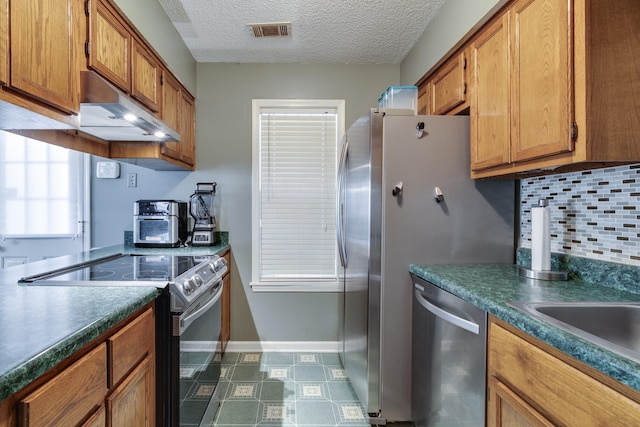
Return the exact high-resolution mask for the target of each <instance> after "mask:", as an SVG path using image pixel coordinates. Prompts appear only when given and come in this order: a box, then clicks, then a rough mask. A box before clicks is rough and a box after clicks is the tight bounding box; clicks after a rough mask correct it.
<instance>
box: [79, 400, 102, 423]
mask: <svg viewBox="0 0 640 427" xmlns="http://www.w3.org/2000/svg"><path fill="white" fill-rule="evenodd" d="M106 425H107V410H106V409H105V407H104V405H101V406H100V409H98V410H97V411H96V413H95V414H93V415H92V416H91V418H89V419H88V420H87V421H86V422H85V423H84V424H82V427H105V426H106Z"/></svg>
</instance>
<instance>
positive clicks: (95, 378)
mask: <svg viewBox="0 0 640 427" xmlns="http://www.w3.org/2000/svg"><path fill="white" fill-rule="evenodd" d="M106 392H107V350H106V345H105V344H104V343H103V344H100V345H99V346H98V347H96V348H95V349H94V350H92V351H91V352H90V353H88V354H87V355H85V356H83V357H82V358H81V359H79V360H78V361H77V362H76V363H74V364H73V365H71V366H70V367H69V368H67V369H65V370H64V371H62V372H61V373H60V374H58V375H57V376H55V377H54V378H53V379H51V380H50V381H48V382H47V383H46V384H45V385H43V386H42V387H40V388H38V389H37V390H35V391H34V392H33V393H31V394H29V395H27V396H26V397H25V398H23V399H22V400H20V402H19V403H18V412H19V418H18V425H19V426H25V427H26V426H30V427H33V426H54V425H56V426H74V425H78V423H79V422H80V421H81V420H82V419H83V418H84V417H86V416H87V414H88V413H89V412H91V410H92V409H94V408H95V407H97V406H99V405H100V404H101V403H102V400H103V399H104V396H105V394H106Z"/></svg>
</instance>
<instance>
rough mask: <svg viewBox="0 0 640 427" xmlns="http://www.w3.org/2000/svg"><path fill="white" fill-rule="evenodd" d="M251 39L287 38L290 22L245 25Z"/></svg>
mask: <svg viewBox="0 0 640 427" xmlns="http://www.w3.org/2000/svg"><path fill="white" fill-rule="evenodd" d="M247 27H249V31H250V32H251V35H252V36H253V37H288V36H290V35H291V22H271V23H268V24H247Z"/></svg>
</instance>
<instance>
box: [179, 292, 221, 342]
mask: <svg viewBox="0 0 640 427" xmlns="http://www.w3.org/2000/svg"><path fill="white" fill-rule="evenodd" d="M223 286H224V282H222V281H220V286H218V290H217V291H216V293H215V294H214V295H213V296H212V297H211V299H210V300H209V301H207V302H206V303H205V304H204V305H203V306H201V307H200V308H198V309H197V310H196V311H194V312H193V313H189V314H188V315H187V316H185V317H184V318H183V317H182V316H184V314H183V315H181V316H180V335H182V333H183V332H184V331H185V329H187V328H188V327H189V325H191V324H192V323H193V322H194V321H195V320H196V319H197V318H199V317H200V316H202V315H203V314H204V313H205V312H206V311H207V310H209V309H210V308H211V307H213V306H214V305H215V303H217V302H218V300H220V297H221V296H222V288H223ZM185 314H186V313H185Z"/></svg>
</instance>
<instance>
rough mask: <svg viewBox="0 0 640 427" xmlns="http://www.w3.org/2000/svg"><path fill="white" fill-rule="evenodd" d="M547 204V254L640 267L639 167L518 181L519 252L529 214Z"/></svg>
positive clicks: (527, 235)
mask: <svg viewBox="0 0 640 427" xmlns="http://www.w3.org/2000/svg"><path fill="white" fill-rule="evenodd" d="M541 198H546V199H547V200H548V201H549V208H550V216H551V252H556V253H564V254H568V255H574V256H579V257H585V258H591V259H599V260H602V261H611V262H617V263H621V264H628V265H635V266H640V245H639V244H638V242H640V164H637V165H631V166H618V167H612V168H604V169H597V170H591V171H583V172H572V173H567V174H558V175H548V176H541V177H534V178H526V179H522V180H521V181H520V203H521V205H520V246H521V247H525V248H531V208H532V207H534V206H537V205H538V200H539V199H541Z"/></svg>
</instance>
